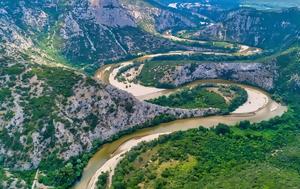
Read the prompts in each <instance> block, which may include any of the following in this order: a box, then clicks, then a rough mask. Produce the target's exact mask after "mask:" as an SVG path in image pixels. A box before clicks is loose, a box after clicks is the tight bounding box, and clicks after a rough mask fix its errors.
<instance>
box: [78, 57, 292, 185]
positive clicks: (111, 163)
mask: <svg viewBox="0 0 300 189" xmlns="http://www.w3.org/2000/svg"><path fill="white" fill-rule="evenodd" d="M159 55H161V54H159ZM159 55H158V56H159ZM153 56H156V55H147V57H153ZM147 57H146V58H147ZM142 58H143V57H142ZM129 62H132V61H129ZM115 69H116V65H107V66H105V67H103V68H101V69H100V70H99V71H98V72H97V73H96V75H95V77H96V78H97V79H101V80H102V81H104V82H106V83H111V79H110V78H111V77H110V75H111V73H112V72H113V71H114V70H115ZM112 78H114V77H112ZM201 83H221V84H232V83H233V82H229V81H224V80H206V81H195V82H192V83H190V84H187V85H185V86H182V87H191V86H195V85H198V84H201ZM234 84H237V83H234ZM113 85H115V87H119V86H118V84H113ZM237 85H239V86H241V87H243V88H244V89H245V90H246V91H247V92H248V95H249V94H250V95H253V94H256V96H252V97H250V98H249V100H250V99H252V101H251V100H250V101H249V100H248V101H247V102H246V103H245V104H243V105H242V110H247V109H248V110H249V109H250V111H245V112H243V111H241V112H238V113H233V114H230V115H226V116H224V115H221V116H210V117H201V118H189V119H182V120H176V121H172V122H168V123H163V124H159V125H157V126H154V127H150V128H145V129H140V130H138V131H136V132H134V133H131V134H128V135H125V136H123V137H121V138H119V139H118V140H115V141H113V142H111V143H107V144H104V145H103V146H102V147H101V148H100V149H99V150H98V152H97V153H96V154H94V155H93V157H92V158H91V159H90V160H89V162H88V165H87V166H86V167H85V169H84V171H83V175H82V178H81V180H80V181H79V182H78V183H77V184H76V185H75V186H74V188H75V189H87V188H88V189H91V188H94V187H95V183H96V181H97V178H98V176H99V175H100V173H101V172H102V171H110V178H111V176H112V173H113V170H114V168H115V167H116V166H117V163H118V162H119V161H120V160H121V159H122V155H123V154H124V153H126V152H127V151H129V150H130V149H131V148H132V147H134V146H136V145H138V143H140V142H142V141H150V140H153V139H155V138H157V137H159V136H160V135H162V134H169V133H172V132H176V131H184V130H188V129H191V128H197V127H199V126H203V127H206V128H211V127H213V126H215V125H217V124H218V123H225V124H228V125H234V124H236V123H238V122H240V121H243V120H249V121H250V122H252V123H257V122H261V121H264V120H269V119H271V118H274V117H276V116H281V115H282V114H283V113H284V112H286V111H287V107H286V106H283V105H281V104H279V103H277V102H275V101H273V100H272V99H271V98H270V95H269V94H267V93H266V92H265V91H263V90H261V89H258V88H256V87H252V86H247V85H242V84H237ZM182 87H179V88H177V89H169V90H158V91H150V92H149V93H147V94H144V95H142V96H141V95H136V94H134V91H128V90H129V89H127V91H128V92H130V93H132V94H133V95H135V96H136V97H137V98H138V99H140V100H145V99H149V98H153V97H158V96H161V95H167V94H170V93H173V92H175V91H176V90H179V89H180V88H182ZM121 89H123V90H126V89H124V88H121ZM250 92H251V93H250ZM259 100H263V101H264V102H260V103H256V104H259V105H257V106H256V107H253V103H255V101H259Z"/></svg>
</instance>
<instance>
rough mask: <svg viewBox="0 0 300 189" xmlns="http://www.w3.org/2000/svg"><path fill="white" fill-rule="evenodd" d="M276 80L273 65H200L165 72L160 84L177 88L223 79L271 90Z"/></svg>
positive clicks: (180, 67) (184, 66)
mask: <svg viewBox="0 0 300 189" xmlns="http://www.w3.org/2000/svg"><path fill="white" fill-rule="evenodd" d="M276 78H277V71H276V65H275V63H270V64H263V63H202V64H186V65H181V66H176V68H175V69H171V70H167V71H165V74H164V76H163V77H162V78H161V79H160V82H161V83H167V84H172V85H174V86H178V85H182V84H185V83H188V82H191V81H195V80H198V79H225V80H232V81H236V82H241V83H249V84H251V85H256V86H259V87H261V88H264V89H266V90H271V89H272V88H273V87H274V82H275V81H276Z"/></svg>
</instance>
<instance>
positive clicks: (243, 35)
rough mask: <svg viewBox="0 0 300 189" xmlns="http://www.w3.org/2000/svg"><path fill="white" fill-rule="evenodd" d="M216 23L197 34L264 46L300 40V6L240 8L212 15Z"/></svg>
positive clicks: (195, 35)
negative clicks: (260, 8)
mask: <svg viewBox="0 0 300 189" xmlns="http://www.w3.org/2000/svg"><path fill="white" fill-rule="evenodd" d="M211 16H212V17H214V19H215V23H214V24H211V25H208V26H205V27H204V28H202V29H201V30H199V31H197V32H196V33H195V34H194V38H202V39H213V40H228V41H235V42H239V43H244V44H248V45H250V46H257V47H261V48H264V49H279V48H280V47H283V46H288V45H290V44H292V43H294V42H295V41H297V40H299V35H300V34H299V31H300V21H299V17H300V10H299V9H297V8H291V9H286V10H280V11H257V10H255V9H248V8H242V9H236V10H230V11H225V12H218V13H216V14H215V15H211Z"/></svg>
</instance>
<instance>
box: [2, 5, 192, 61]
mask: <svg viewBox="0 0 300 189" xmlns="http://www.w3.org/2000/svg"><path fill="white" fill-rule="evenodd" d="M0 7H1V8H0V23H1V26H2V27H1V29H0V31H1V32H0V37H1V39H2V41H5V42H15V41H16V40H23V41H22V46H24V44H26V48H24V50H25V51H26V53H29V52H28V49H29V47H31V48H30V55H36V54H40V53H41V52H43V53H44V54H45V55H47V56H48V57H49V58H50V59H54V60H58V62H63V63H69V64H72V65H76V66H80V67H83V66H86V65H88V66H90V65H92V66H93V65H94V66H99V64H102V63H103V62H104V61H112V60H116V59H120V58H126V57H128V56H132V55H137V54H138V53H145V52H146V53H147V52H152V51H162V50H164V51H167V50H172V49H182V48H185V47H183V46H180V45H176V44H173V43H171V42H169V41H167V40H165V39H162V38H159V37H157V36H155V35H154V34H155V33H156V30H164V29H167V28H170V27H174V26H181V27H190V26H194V25H195V24H194V23H193V22H192V21H190V20H189V19H188V18H187V17H184V16H182V15H181V14H178V13H174V12H172V11H169V10H164V9H162V8H161V7H160V8H157V7H154V6H153V5H151V4H149V3H146V2H144V1H139V0H136V1H125V0H124V1H121V0H120V1H117V0H102V1H99V0H76V1H67V0H58V1H48V0H43V1H29V0H22V1H1V2H0ZM11 34H14V35H11ZM23 38H24V39H23ZM25 41H26V43H25ZM14 44H16V43H14ZM34 48H37V49H38V50H37V49H34Z"/></svg>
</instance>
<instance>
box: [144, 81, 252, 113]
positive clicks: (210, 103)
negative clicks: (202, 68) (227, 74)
mask: <svg viewBox="0 0 300 189" xmlns="http://www.w3.org/2000/svg"><path fill="white" fill-rule="evenodd" d="M207 87H216V88H219V87H221V86H218V85H214V84H204V85H198V86H196V87H194V88H185V89H183V90H181V91H179V92H176V93H174V94H171V95H169V96H161V97H159V98H156V99H151V100H148V102H150V103H153V104H157V105H161V106H169V107H176V108H186V109H194V108H209V107H212V108H219V109H221V111H222V112H223V113H228V112H232V111H234V110H235V109H236V108H238V107H239V106H240V105H242V104H243V103H245V102H246V101H247V98H248V95H247V92H246V91H245V90H244V89H242V88H241V87H238V86H234V85H231V86H222V87H226V88H227V89H228V90H229V91H232V92H233V93H234V98H232V100H231V101H230V102H229V103H227V102H226V101H225V99H224V97H223V96H221V95H220V94H218V93H215V92H212V91H208V90H207Z"/></svg>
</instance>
